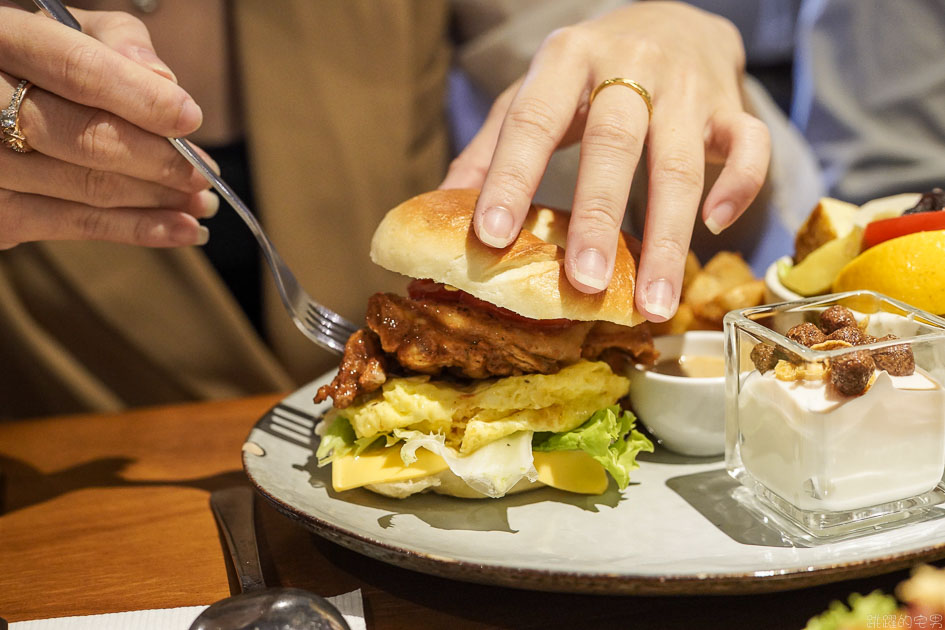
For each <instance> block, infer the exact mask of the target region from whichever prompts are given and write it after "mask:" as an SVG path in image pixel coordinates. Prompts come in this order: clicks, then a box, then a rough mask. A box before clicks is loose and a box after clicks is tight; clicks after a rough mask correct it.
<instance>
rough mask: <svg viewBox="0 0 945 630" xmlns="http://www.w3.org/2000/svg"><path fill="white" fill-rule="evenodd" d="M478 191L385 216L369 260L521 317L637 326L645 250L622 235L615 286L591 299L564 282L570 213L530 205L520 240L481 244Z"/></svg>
mask: <svg viewBox="0 0 945 630" xmlns="http://www.w3.org/2000/svg"><path fill="white" fill-rule="evenodd" d="M478 197H479V191H478V190H436V191H432V192H428V193H424V194H421V195H418V196H416V197H413V198H412V199H408V200H407V201H405V202H403V203H401V204H400V205H399V206H397V207H396V208H394V209H393V210H391V211H390V212H388V213H387V216H385V217H384V219H383V221H381V223H380V225H379V226H378V228H377V230H376V231H375V233H374V238H373V240H372V242H371V259H372V260H373V261H374V262H375V263H376V264H378V265H380V266H382V267H384V268H386V269H389V270H391V271H395V272H397V273H400V274H403V275H405V276H410V277H411V278H419V279H426V278H429V279H432V280H434V281H436V282H442V283H444V284H447V285H450V286H453V287H455V288H457V289H461V290H462V291H465V292H467V293H469V294H471V295H473V296H474V297H477V298H479V299H480V300H485V301H486V302H490V303H492V304H494V305H496V306H500V307H503V308H506V309H509V310H511V311H514V312H515V313H518V314H519V315H521V316H523V317H528V318H531V319H559V318H564V319H571V320H579V321H598V320H600V321H608V322H613V323H615V324H621V325H624V326H635V325H637V324H639V323H641V322H642V321H643V317H642V316H641V315H640V314H639V313H637V312H636V311H635V310H634V308H633V290H634V284H635V281H636V269H637V260H636V257H637V255H638V254H639V251H640V248H639V242H638V241H637V240H636V239H634V238H633V237H631V236H629V235H627V234H625V233H622V232H621V233H620V236H619V242H618V245H617V253H616V258H615V264H614V273H613V279H612V280H611V282H610V286H609V287H608V288H607V289H606V290H604V291H601V292H600V293H595V294H588V293H582V292H581V291H578V290H577V289H575V288H574V287H573V286H571V284H570V282H569V281H568V278H567V276H566V275H565V269H564V245H565V242H566V239H567V233H568V219H569V215H568V213H567V212H563V211H561V210H556V209H553V208H548V207H545V206H540V205H536V204H532V205H531V207H530V208H529V210H528V215H527V217H526V219H525V222H524V224H523V227H522V231H521V232H520V233H519V236H518V238H517V239H516V240H515V241H514V242H513V243H512V244H511V245H509V246H508V247H506V248H504V249H496V248H493V247H489V246H488V245H485V244H483V243H482V242H480V241H479V239H478V238H477V237H476V234H475V232H474V231H473V228H472V218H473V211H474V210H475V207H476V200H477V199H478Z"/></svg>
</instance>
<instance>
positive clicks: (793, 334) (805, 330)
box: [787, 322, 827, 348]
mask: <svg viewBox="0 0 945 630" xmlns="http://www.w3.org/2000/svg"><path fill="white" fill-rule="evenodd" d="M787 338H788V339H793V340H794V341H796V342H798V343H799V344H801V345H804V346H807V347H808V348H810V347H811V346H813V345H814V344H817V343H823V342H824V341H825V340H826V339H827V336H826V335H825V334H824V333H823V332H821V330H820V328H817V326H814V325H813V324H811V323H810V322H804V323H803V324H798V325H797V326H795V327H794V328H792V329H791V330H789V331H787Z"/></svg>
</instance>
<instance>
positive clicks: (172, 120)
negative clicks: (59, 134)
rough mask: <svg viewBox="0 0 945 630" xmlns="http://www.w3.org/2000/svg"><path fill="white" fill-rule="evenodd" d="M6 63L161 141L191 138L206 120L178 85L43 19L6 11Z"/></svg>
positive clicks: (1, 16) (0, 45)
mask: <svg viewBox="0 0 945 630" xmlns="http://www.w3.org/2000/svg"><path fill="white" fill-rule="evenodd" d="M81 15H82V16H83V19H86V20H87V21H89V20H91V21H92V23H93V24H94V21H95V19H97V18H95V17H94V14H92V13H88V14H84V13H83V14H81ZM90 16H91V17H90ZM0 59H3V63H4V68H3V69H4V70H5V71H6V72H8V73H10V74H11V75H13V76H15V77H20V78H25V79H28V80H29V81H31V82H32V83H33V84H34V85H37V86H39V87H41V88H43V89H45V90H48V91H50V92H54V93H55V94H58V95H59V96H61V97H62V98H64V99H66V100H69V101H74V102H76V103H81V104H83V105H87V106H89V107H93V108H96V109H103V110H106V111H109V112H111V113H113V114H115V115H116V116H119V117H121V118H124V119H125V120H128V121H129V122H131V123H132V124H134V125H137V126H139V127H141V128H142V129H145V130H146V131H150V132H152V133H154V134H157V135H160V136H183V135H186V134H188V133H191V132H193V131H194V130H196V129H197V128H198V127H199V126H200V122H201V120H202V117H203V114H202V112H201V111H200V108H199V107H198V106H197V104H196V103H195V102H194V100H193V99H192V98H191V97H190V95H188V94H187V92H185V91H184V90H183V89H182V88H180V87H179V86H177V85H176V84H175V83H174V82H172V81H168V80H167V79H165V78H163V77H161V76H158V75H157V74H155V73H154V72H152V71H151V70H149V69H147V68H144V67H142V66H141V65H139V64H138V63H136V62H134V61H131V60H130V59H128V58H126V57H124V56H123V55H121V54H119V53H118V52H116V51H114V50H112V49H111V48H109V47H108V46H106V45H105V44H103V43H101V42H99V41H97V40H95V39H94V38H92V37H89V36H88V35H86V34H84V33H80V32H78V31H74V30H72V29H70V28H69V27H67V26H64V25H62V24H59V23H57V22H55V21H54V20H50V19H49V18H47V17H45V16H43V15H40V14H33V13H29V12H27V11H23V10H21V9H16V8H12V7H9V6H0Z"/></svg>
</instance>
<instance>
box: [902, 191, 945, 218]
mask: <svg viewBox="0 0 945 630" xmlns="http://www.w3.org/2000/svg"><path fill="white" fill-rule="evenodd" d="M942 209H945V190H942V189H941V188H933V189H932V190H930V191H928V192H924V193H922V197H921V199H919V202H918V203H917V204H915V206H914V207H912V208H909V209H908V210H906V211H905V212H903V214H915V213H917V212H935V211H936V210H942Z"/></svg>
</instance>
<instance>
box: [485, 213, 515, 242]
mask: <svg viewBox="0 0 945 630" xmlns="http://www.w3.org/2000/svg"><path fill="white" fill-rule="evenodd" d="M514 223H515V222H514V221H513V219H512V213H511V212H509V211H508V210H507V209H505V208H503V207H502V206H495V207H493V208H489V209H488V210H486V211H485V213H484V214H483V215H482V223H481V224H480V227H481V228H482V233H481V234H480V235H479V238H480V239H481V240H482V242H483V243H485V244H486V245H489V246H491V247H507V246H508V244H509V241H510V240H512V226H513V225H514Z"/></svg>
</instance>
